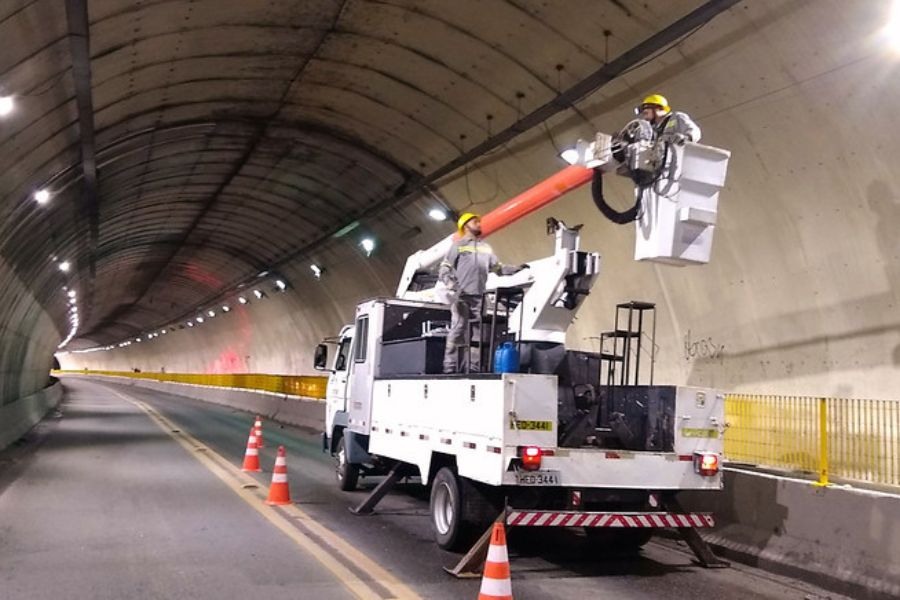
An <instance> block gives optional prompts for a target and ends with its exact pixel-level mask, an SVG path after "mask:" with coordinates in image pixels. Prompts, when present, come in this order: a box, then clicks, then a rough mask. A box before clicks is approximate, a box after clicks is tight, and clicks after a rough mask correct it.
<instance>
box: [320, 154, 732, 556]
mask: <svg viewBox="0 0 900 600" xmlns="http://www.w3.org/2000/svg"><path fill="white" fill-rule="evenodd" d="M610 142H611V138H608V139H607V138H604V137H602V136H598V138H597V140H596V141H595V142H594V143H592V144H591V145H590V146H589V147H587V146H585V147H583V148H582V152H583V156H584V160H583V162H584V163H585V164H589V166H590V167H592V168H585V167H584V166H580V165H576V166H572V167H569V168H567V169H565V170H563V171H561V172H560V173H558V174H557V175H554V176H553V177H551V178H550V179H548V180H547V181H544V182H542V183H541V184H539V185H538V186H536V187H535V188H532V189H530V190H528V191H526V192H525V193H523V194H522V195H520V196H517V197H516V198H513V199H512V200H510V201H509V202H507V203H506V204H504V205H502V206H501V207H499V208H497V209H495V210H494V211H492V212H491V213H489V214H487V215H485V217H484V218H483V219H482V229H483V231H484V234H485V235H487V234H490V233H491V232H493V231H496V230H498V229H500V228H502V227H503V226H505V225H507V224H509V223H510V222H512V221H514V220H516V219H518V218H520V217H522V216H524V215H525V214H528V213H530V212H532V211H533V210H536V209H537V208H540V207H541V206H543V205H545V204H547V203H549V202H550V201H552V200H554V199H555V198H557V197H559V196H560V195H562V194H563V193H565V192H567V191H569V190H571V189H574V188H576V187H578V186H580V185H583V184H585V183H588V182H589V181H591V179H592V178H593V179H594V180H595V182H594V183H595V185H594V195H595V198H594V199H595V201H598V200H602V198H601V199H598V198H597V197H596V196H597V194H598V193H602V187H599V186H597V185H596V184H597V181H596V179H597V178H599V177H601V176H602V175H601V173H602V172H605V171H606V172H608V171H611V170H612V169H614V168H615V169H617V170H618V172H619V173H620V174H626V175H629V176H631V175H633V174H634V173H635V170H636V169H643V171H642V173H639V175H641V176H640V177H632V178H633V179H635V181H636V186H637V188H638V189H637V190H636V198H637V201H638V202H642V203H643V208H642V210H641V211H639V212H640V213H641V215H642V220H639V221H637V223H636V234H637V236H638V239H637V241H636V248H637V253H638V256H637V258H639V259H647V258H650V259H658V260H661V261H662V262H665V263H667V264H687V263H698V262H701V263H702V262H705V261H706V260H708V256H709V254H708V251H709V244H711V241H712V227H713V226H714V224H715V219H714V217H715V205H716V200H717V194H718V189H719V188H720V187H721V185H722V184H723V183H724V169H725V165H726V164H727V158H728V153H727V152H726V151H723V150H719V149H716V148H710V147H708V146H701V145H699V144H692V143H686V144H684V145H683V146H678V147H670V148H666V149H652V148H649V147H648V148H632V149H631V150H634V151H637V150H639V151H640V152H641V153H642V154H641V157H639V160H637V161H633V162H634V164H633V165H632V166H631V167H629V166H628V165H622V164H617V162H616V159H615V158H614V157H613V156H612V151H613V150H614V149H615V144H614V143H613V144H611V143H610ZM611 146H612V149H611ZM626 150H627V149H626ZM622 151H623V149H622V148H619V149H618V152H619V156H624V154H623V152H622ZM653 152H655V154H653ZM651 155H652V156H656V157H658V158H657V159H656V160H657V162H656V164H655V165H654V163H653V162H652V160H653V159H652V158H648V157H650V156H651ZM673 163H677V164H676V166H675V167H674V168H673V166H672V164H673ZM653 172H655V173H656V179H655V180H654V178H653V177H648V176H647V173H650V174H651V175H652V173H653ZM638 181H640V183H637V182H638ZM598 187H599V189H598ZM663 189H665V190H667V195H665V196H664V195H662V194H660V193H658V191H660V190H663ZM680 195H683V196H686V197H679V196H680ZM698 205H702V209H701V208H697V206H698ZM579 229H580V226H579V227H569V226H567V225H565V224H564V223H562V222H559V221H556V220H553V219H550V220H549V221H548V233H549V234H550V237H551V239H552V242H553V252H552V254H550V255H548V256H546V257H545V258H541V259H538V260H534V261H532V262H530V263H529V265H530V268H529V269H525V270H523V271H520V272H519V273H517V274H515V275H509V276H495V275H491V276H490V277H489V279H488V285H487V289H488V291H487V293H486V297H485V301H484V303H483V305H484V309H483V315H482V319H481V322H480V323H476V326H475V327H473V331H472V334H471V344H470V346H469V347H468V348H463V349H462V351H463V352H470V353H473V354H475V355H480V358H481V360H480V361H474V360H473V361H470V362H473V363H475V362H480V365H481V366H482V369H481V370H482V371H483V372H477V373H476V372H469V373H461V374H452V375H445V374H442V372H441V368H442V359H443V356H444V348H445V340H446V337H445V336H446V330H447V324H448V322H449V321H450V311H449V308H448V306H447V305H446V304H443V303H441V302H439V301H437V300H438V298H439V297H440V291H441V290H440V286H437V288H435V286H434V276H433V275H429V271H430V269H432V268H433V267H434V266H435V265H436V264H437V263H438V262H439V261H440V259H441V258H442V257H443V255H444V254H445V253H446V250H447V247H448V245H449V244H450V243H451V242H452V236H451V237H448V238H447V239H445V240H442V241H441V242H439V243H438V244H436V245H435V246H433V247H432V248H430V249H428V250H424V251H420V252H417V253H416V254H414V255H413V256H411V257H410V258H409V260H408V262H407V265H406V269H405V271H404V273H403V276H402V278H401V282H400V286H399V288H398V291H397V295H396V297H390V298H373V299H369V300H366V301H364V302H362V303H360V304H359V305H358V306H357V308H356V315H355V319H354V322H353V323H352V324H349V325H346V326H345V327H344V328H343V329H342V330H341V332H340V334H339V336H338V337H337V338H336V340H332V343H334V344H336V354H335V356H334V357H333V358H332V360H331V361H329V359H328V346H327V345H325V344H320V345H319V346H318V347H317V348H316V355H315V364H316V368H317V369H320V370H327V371H330V374H329V377H328V388H327V398H326V424H325V431H324V432H323V448H324V449H325V450H326V451H328V452H330V453H332V454H333V455H334V456H335V457H336V462H337V469H336V472H337V481H338V484H339V485H340V487H341V489H344V490H352V489H355V488H356V486H357V481H358V477H359V476H360V475H387V478H386V479H384V480H383V481H382V483H380V484H379V485H378V486H377V487H376V488H375V490H374V491H373V492H372V493H371V495H370V496H369V497H368V498H367V499H366V500H365V501H363V502H362V504H361V505H360V506H359V507H358V508H357V509H356V511H357V512H361V513H366V512H371V510H372V508H373V507H374V505H375V504H376V503H377V502H378V501H379V500H380V498H381V497H382V496H383V495H384V494H385V493H386V492H387V490H388V489H389V488H390V486H391V485H393V483H395V482H396V481H397V480H398V479H400V478H402V477H418V478H419V479H420V481H421V484H422V485H426V486H430V488H431V496H430V498H431V500H430V512H431V518H432V523H433V528H434V536H435V539H436V541H437V543H438V544H439V545H440V546H441V547H442V548H447V549H459V548H462V547H463V545H464V544H466V543H468V542H470V541H471V540H472V539H473V536H471V535H470V534H471V533H473V532H474V533H480V532H481V531H482V530H483V529H484V528H485V527H487V526H489V525H490V523H491V522H492V521H494V520H496V519H503V520H505V522H506V524H507V525H508V526H516V527H578V528H583V529H584V532H585V534H586V535H587V536H588V537H590V538H597V539H603V540H605V541H606V542H607V543H608V542H609V541H613V543H617V544H621V545H626V546H631V547H638V546H640V545H642V544H643V543H645V542H646V541H647V540H648V539H649V538H650V536H651V535H652V533H653V532H654V530H656V529H659V528H675V529H677V530H679V531H680V532H681V533H682V534H684V535H685V537H686V539H687V541H688V543H689V544H690V545H691V547H692V548H693V549H694V551H695V552H696V553H697V554H698V557H699V558H700V560H701V561H702V562H703V563H704V564H707V565H710V566H715V565H721V564H722V563H721V561H718V560H717V559H716V558H715V556H713V555H712V553H711V552H709V550H708V548H706V546H705V544H703V542H702V540H701V539H700V537H699V535H698V534H697V533H696V531H695V530H696V529H697V528H704V527H711V526H712V525H713V524H714V520H713V516H712V515H711V514H708V513H686V512H684V511H683V510H681V509H680V507H679V505H678V503H677V501H676V499H675V494H676V493H677V492H679V491H681V490H719V489H721V487H722V474H721V471H720V468H719V466H720V461H721V459H722V436H723V431H724V427H725V423H724V394H723V393H722V392H720V391H718V390H715V389H708V388H698V387H686V386H671V385H653V384H652V382H646V381H645V382H640V381H639V374H638V372H637V368H636V364H635V363H637V361H639V360H641V354H642V353H644V352H642V351H641V350H640V348H641V338H642V337H643V338H647V337H650V336H648V335H646V334H645V333H643V332H642V331H641V329H640V328H637V329H635V327H634V326H633V325H634V323H635V322H638V321H641V320H643V315H644V314H645V313H647V312H648V311H650V310H652V308H653V305H651V304H647V303H640V302H631V303H627V304H623V305H621V306H622V307H624V308H625V309H627V311H628V315H629V318H628V319H627V320H626V319H625V318H624V317H623V319H622V321H621V323H620V324H619V325H617V327H616V329H615V330H613V331H611V332H607V334H606V335H607V336H608V338H609V339H611V340H612V341H613V344H614V348H613V349H602V350H601V352H600V353H592V352H584V351H577V350H570V349H566V348H565V345H564V342H565V337H566V330H567V329H568V327H569V326H570V325H571V323H572V321H573V319H574V318H575V316H576V314H577V312H578V309H579V308H580V307H581V305H582V303H583V301H584V299H585V297H586V296H587V295H588V294H589V292H590V290H591V287H592V286H593V284H594V283H595V281H596V280H597V278H598V276H599V274H600V256H599V254H597V253H595V252H588V251H584V250H582V249H581V248H580V245H579V242H580V236H579ZM663 229H664V230H663ZM654 236H656V238H658V240H663V242H659V243H657V242H653V243H650V242H648V240H652V239H654ZM691 239H694V240H696V241H697V243H699V244H704V245H706V247H705V248H701V249H700V251H698V249H697V248H695V247H692V246H691ZM673 240H675V241H674V242H673ZM651 246H652V248H651ZM704 257H705V259H704ZM429 282H430V283H429ZM631 317H635V318H634V319H632V318H631ZM476 321H477V320H476ZM626 321H628V322H629V324H628V325H625V322H626ZM505 341H512V342H514V343H515V344H516V345H517V347H518V350H519V353H520V356H521V359H520V366H519V369H518V372H507V373H494V372H492V369H491V362H492V361H491V359H492V357H493V352H494V349H495V348H496V347H497V346H498V344H500V343H501V342H505ZM651 341H652V340H651ZM645 342H646V340H645ZM652 346H653V344H650V347H652ZM646 347H647V344H646V343H645V344H644V348H646ZM644 360H645V364H646V361H647V360H648V359H647V357H644ZM651 365H652V361H651ZM604 366H605V369H604V368H603V367H604ZM651 368H652V367H651ZM651 372H652V370H651ZM483 539H484V538H483Z"/></svg>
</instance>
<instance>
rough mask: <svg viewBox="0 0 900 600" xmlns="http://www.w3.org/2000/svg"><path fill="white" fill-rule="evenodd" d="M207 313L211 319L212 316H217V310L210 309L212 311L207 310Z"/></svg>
mask: <svg viewBox="0 0 900 600" xmlns="http://www.w3.org/2000/svg"><path fill="white" fill-rule="evenodd" d="M206 314H207V315H209V318H210V319H211V318H213V317H214V316H216V311H214V310H210V311H207V312H206Z"/></svg>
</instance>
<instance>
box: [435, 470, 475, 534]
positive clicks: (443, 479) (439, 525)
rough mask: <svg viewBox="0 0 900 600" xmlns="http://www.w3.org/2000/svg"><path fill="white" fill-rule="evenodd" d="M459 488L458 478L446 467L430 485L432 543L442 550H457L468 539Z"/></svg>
mask: <svg viewBox="0 0 900 600" xmlns="http://www.w3.org/2000/svg"><path fill="white" fill-rule="evenodd" d="M461 488H462V486H460V480H459V477H458V476H457V475H456V473H454V472H453V470H452V469H450V468H448V467H442V468H441V470H440V471H438V472H437V474H436V475H435V476H434V482H433V483H432V484H431V502H430V509H431V524H432V527H434V541H435V542H437V545H438V546H440V547H441V548H443V549H444V550H459V549H460V548H461V547H462V546H463V545H464V544H465V542H466V541H467V539H468V535H469V531H468V528H467V527H466V524H465V520H464V519H463V516H464V515H463V498H462V494H461V493H460V492H461Z"/></svg>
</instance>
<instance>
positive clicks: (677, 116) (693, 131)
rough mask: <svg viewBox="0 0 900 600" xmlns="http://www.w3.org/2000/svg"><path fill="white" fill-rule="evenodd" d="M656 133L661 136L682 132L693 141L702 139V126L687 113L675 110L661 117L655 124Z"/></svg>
mask: <svg viewBox="0 0 900 600" xmlns="http://www.w3.org/2000/svg"><path fill="white" fill-rule="evenodd" d="M653 129H654V130H656V135H657V136H658V137H660V138H663V137H671V136H674V135H676V134H681V135H683V136H685V137H686V138H688V139H689V140H690V141H692V142H699V141H700V127H698V126H697V124H696V123H694V121H693V119H691V118H690V117H689V116H688V114H687V113H683V112H679V111H674V112H670V113H669V114H667V115H666V116H665V117H663V118H662V119H660V121H659V123H656V124H655V125H654V126H653Z"/></svg>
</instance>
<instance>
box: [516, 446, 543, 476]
mask: <svg viewBox="0 0 900 600" xmlns="http://www.w3.org/2000/svg"><path fill="white" fill-rule="evenodd" d="M541 454H542V452H541V449H540V448H539V447H537V446H524V447H522V448H520V450H519V456H521V457H522V467H523V468H524V469H525V470H526V471H537V470H538V469H540V468H541Z"/></svg>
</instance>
